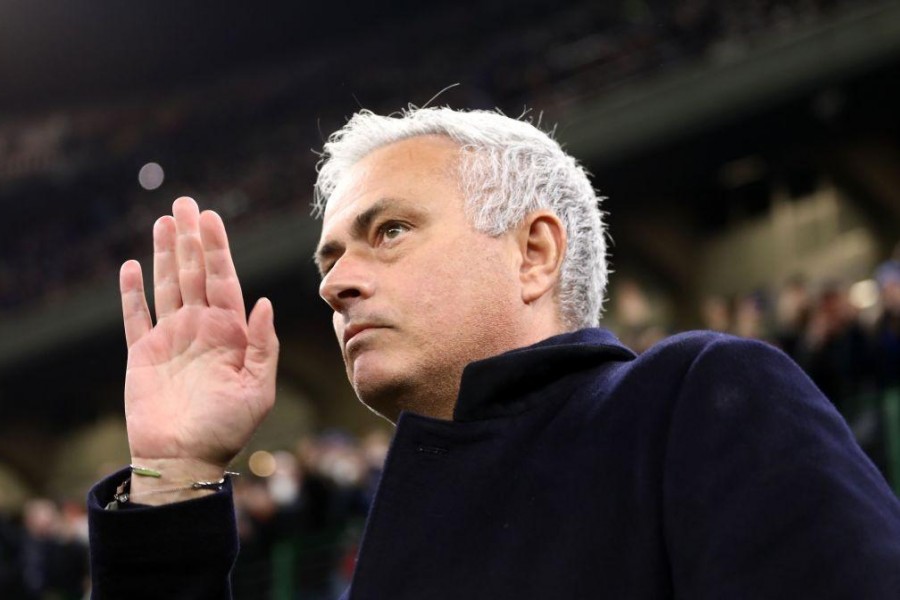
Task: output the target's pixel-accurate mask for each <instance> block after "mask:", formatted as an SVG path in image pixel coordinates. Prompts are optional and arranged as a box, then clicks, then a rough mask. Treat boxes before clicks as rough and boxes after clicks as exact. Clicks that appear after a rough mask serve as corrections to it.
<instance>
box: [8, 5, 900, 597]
mask: <svg viewBox="0 0 900 600" xmlns="http://www.w3.org/2000/svg"><path fill="white" fill-rule="evenodd" d="M452 84H457V85H455V86H453V87H450V88H449V89H445V88H447V87H448V86H451V85H452ZM442 90H443V91H442ZM435 95H438V97H437V99H436V100H433V102H434V103H437V104H442V105H450V106H453V107H455V108H494V107H497V108H499V109H501V110H502V111H503V112H505V113H506V114H509V115H514V116H518V115H522V114H526V115H527V118H531V119H533V120H535V121H539V122H540V123H541V124H542V125H543V126H544V128H547V129H551V128H552V129H555V132H556V137H557V138H558V139H559V140H560V141H561V142H562V143H563V144H564V145H565V146H566V148H567V149H568V150H569V151H570V152H571V153H572V154H573V155H575V156H576V157H577V158H578V159H579V160H581V161H582V162H583V163H584V164H586V165H587V166H588V168H589V169H590V171H591V172H592V173H593V175H594V183H595V186H596V187H597V188H598V189H599V190H600V192H601V193H602V194H603V195H604V196H606V197H607V199H606V200H605V201H604V210H606V211H608V213H609V215H608V223H609V228H610V235H611V237H612V240H613V244H612V247H611V261H612V265H613V269H614V271H615V272H614V273H613V275H612V277H611V283H610V294H609V296H610V299H609V301H608V302H607V316H606V318H605V323H604V324H605V325H606V326H608V327H610V328H611V329H612V330H613V331H615V332H616V333H617V334H618V335H620V336H621V337H622V338H623V340H625V341H626V342H628V343H629V344H631V345H632V346H633V347H635V348H636V349H638V350H640V349H643V348H645V347H647V346H648V345H649V344H651V343H652V342H653V341H654V340H657V339H659V338H660V337H661V336H663V335H666V334H669V333H673V332H676V331H681V330H684V329H689V328H697V327H709V328H715V329H720V330H725V331H730V332H733V333H736V334H739V335H746V336H752V337H758V338H762V339H766V340H768V341H770V342H772V343H773V344H776V345H779V346H781V347H782V348H784V349H785V350H786V351H788V352H790V353H791V354H792V355H793V356H794V357H795V358H796V359H797V360H798V361H799V362H800V363H801V364H802V365H803V366H804V368H806V369H807V371H808V372H809V373H810V375H811V376H813V377H814V379H815V380H816V381H817V383H819V384H820V386H821V387H822V388H823V389H824V390H825V391H826V392H827V393H828V395H829V397H830V398H831V399H832V400H833V401H834V402H835V404H836V405H837V406H838V407H839V408H840V409H841V410H842V411H843V412H844V414H845V416H846V417H847V418H848V421H849V422H850V423H851V425H852V426H853V427H854V431H855V432H856V433H857V435H858V437H859V439H860V442H861V443H862V444H863V446H864V448H865V449H866V450H867V451H869V452H870V455H871V456H872V458H873V460H875V461H876V463H877V464H878V465H879V467H881V468H882V469H883V471H884V472H885V474H886V475H887V476H888V477H889V479H890V481H891V483H892V484H893V485H894V486H895V489H898V488H900V447H898V446H897V444H900V433H898V430H900V414H898V410H900V408H898V404H900V394H898V393H897V391H896V388H895V387H892V385H891V384H896V383H897V380H898V378H900V363H897V362H894V363H887V362H886V359H885V357H886V356H893V359H894V360H896V359H897V355H896V346H893V352H894V353H895V354H890V353H889V352H882V350H883V348H881V347H880V346H879V344H880V343H881V337H883V336H881V337H879V336H880V335H881V333H883V332H882V331H881V330H880V329H879V328H880V327H882V326H883V324H884V322H885V313H886V310H887V308H889V307H890V304H891V302H892V300H891V299H889V298H885V297H883V295H882V294H883V292H884V285H883V284H884V283H885V281H888V280H889V281H894V279H895V278H896V279H897V280H898V281H900V275H897V273H898V272H900V271H895V269H900V267H898V266H897V265H895V264H893V263H890V262H886V261H890V260H891V259H892V258H893V259H900V256H898V255H897V244H898V241H900V114H898V107H900V2H897V1H888V0H863V1H860V0H788V1H784V2H773V1H767V0H729V1H721V2H712V1H711V0H668V1H662V0H622V1H617V2H605V3H598V2H589V1H580V0H572V1H567V2H550V1H548V0H524V1H521V2H517V3H505V2H501V1H499V0H486V1H483V2H480V3H477V5H472V6H464V5H462V4H461V3H456V2H448V1H444V0H438V1H435V2H432V3H430V4H429V5H428V6H427V8H423V7H422V6H421V5H420V4H419V3H414V2H410V1H402V2H395V3H393V4H392V5H391V7H390V8H386V7H384V6H380V5H379V4H378V3H366V2H358V1H355V0H352V1H351V0H348V1H345V2H333V3H322V4H320V5H316V6H312V7H307V6H300V4H299V3H288V2H273V3H267V4H266V5H260V6H253V7H251V6H250V5H249V4H248V3H244V2H237V1H225V2H216V3H203V2H193V3H149V2H144V3H140V4H138V3H127V4H126V3H121V2H115V1H113V0H93V1H92V2H90V3H82V4H81V5H76V4H75V3H49V2H2V3H0V507H2V509H0V510H2V515H3V516H2V519H0V596H2V597H3V598H17V597H21V598H49V597H67V598H69V597H71V598H77V597H79V596H80V595H81V593H82V589H81V586H82V582H83V579H84V572H83V570H80V568H79V567H77V565H80V564H81V561H83V552H82V551H81V550H83V536H84V515H83V508H82V504H83V502H82V499H83V496H84V494H85V492H86V489H87V487H88V486H89V484H90V482H92V481H94V480H96V479H97V478H98V477H100V476H102V475H103V474H105V473H108V472H109V471H111V470H112V469H114V468H117V467H119V466H121V465H123V464H125V463H127V460H128V453H127V444H126V440H125V433H124V422H123V416H122V406H121V387H122V376H123V367H124V362H125V349H124V342H123V340H122V335H121V331H120V323H119V308H118V297H117V277H116V272H117V269H118V265H119V264H121V262H123V261H124V260H126V259H128V258H138V259H142V260H143V261H147V259H148V258H149V254H150V246H151V241H150V233H149V232H150V228H151V226H152V223H153V221H154V220H155V219H156V217H157V216H158V215H160V214H163V213H164V212H165V211H168V210H169V207H170V205H171V201H172V200H173V199H174V198H175V197H177V196H179V195H191V196H193V197H194V198H196V199H197V200H198V202H199V203H200V205H201V207H204V208H215V209H217V210H218V211H220V213H221V214H222V215H223V217H224V218H225V222H226V225H227V226H228V227H229V231H230V235H231V237H232V246H233V249H234V253H235V258H236V263H237V267H238V271H239V274H240V275H241V276H242V281H243V283H244V291H245V294H246V296H247V298H248V299H251V300H253V299H255V298H256V297H258V296H260V295H266V296H268V297H270V298H272V300H273V301H274V304H275V308H276V318H277V326H278V331H279V336H280V338H281V341H282V359H281V363H280V372H279V387H278V403H277V407H276V409H275V413H274V415H273V416H272V417H270V419H269V420H268V422H267V423H266V425H265V426H264V427H263V430H262V431H261V432H260V433H259V435H257V436H256V438H255V439H254V441H253V442H252V444H251V447H250V448H249V449H248V452H246V453H245V454H244V455H242V456H241V457H239V459H238V461H237V462H238V466H239V470H241V471H244V472H245V473H247V476H246V477H245V478H244V479H243V480H242V481H243V483H242V486H243V489H242V490H241V497H240V499H241V503H242V504H241V506H242V511H243V512H242V515H243V516H244V520H243V521H242V535H244V536H245V543H244V548H245V551H244V554H243V555H242V558H241V561H242V562H241V563H240V564H239V566H238V571H237V573H236V575H235V581H236V587H237V595H238V597H241V598H269V597H277V598H289V597H305V598H318V597H323V594H324V597H327V594H328V593H329V592H328V591H327V590H326V589H325V588H329V587H332V586H339V585H340V583H341V581H343V580H345V579H346V577H348V576H349V572H350V570H352V548H353V544H354V541H355V539H356V538H357V537H358V533H359V527H360V524H361V522H362V519H363V517H364V514H365V510H366V506H367V502H368V500H369V499H370V498H371V493H372V485H373V481H374V480H375V479H377V471H378V464H379V460H380V457H382V456H383V452H384V448H385V444H386V435H387V434H388V433H389V429H388V427H387V426H386V424H384V423H383V422H382V421H380V420H379V419H378V418H377V417H375V416H373V415H372V414H370V413H369V412H368V411H366V410H364V409H362V408H361V407H360V406H359V405H358V403H357V401H356V400H355V398H354V397H353V394H352V391H351V390H350V389H349V386H348V385H347V383H346V380H345V378H344V375H343V368H342V365H341V364H340V357H339V353H338V349H337V345H336V344H335V343H334V341H333V339H332V333H331V331H330V319H329V314H328V310H327V307H326V306H325V304H324V303H323V302H321V300H319V299H318V297H317V291H316V290H317V285H318V281H317V280H318V276H317V274H316V272H315V268H314V266H313V264H312V261H311V255H312V251H313V248H314V245H315V242H316V239H317V235H318V223H317V222H316V221H315V220H314V219H313V218H312V217H311V216H310V209H309V203H310V200H311V191H312V182H313V180H314V175H315V172H314V167H315V163H316V161H317V156H316V154H315V150H317V149H318V148H320V147H321V145H322V142H323V141H324V137H325V136H326V135H327V134H328V133H330V132H331V131H333V130H335V129H336V128H337V127H339V126H340V124H341V123H343V121H344V119H346V118H347V116H349V115H350V114H351V113H352V112H353V111H355V110H357V109H358V108H360V107H365V108H370V109H372V110H375V111H377V112H390V111H394V110H397V109H399V108H402V107H404V106H406V105H407V104H410V103H412V104H416V105H422V104H425V103H428V102H429V101H432V98H433V97H434V96H435ZM145 264H148V263H145ZM879 265H882V269H881V270H880V271H878V275H879V278H878V279H879V280H878V281H876V279H875V272H876V269H877V268H878V267H879ZM148 283H149V282H148ZM880 284H881V285H880ZM893 302H896V300H894V301H893ZM895 310H897V311H900V308H895ZM895 326H896V325H895ZM895 336H896V330H895ZM894 343H895V344H896V342H894ZM254 453H256V454H254ZM251 456H254V460H253V461H252V462H253V464H252V465H250V464H248V462H249V461H250V457H251ZM253 473H256V474H257V475H253ZM267 473H272V474H271V476H269V477H263V476H262V475H266V474H267ZM298 538H302V539H303V540H305V542H304V543H301V544H299V545H298V543H296V541H295V540H296V539H298ZM292 540H294V541H292ZM51 547H52V548H55V550H53V552H56V554H53V556H54V557H56V558H54V559H52V560H50V559H45V560H43V562H41V560H37V559H35V556H43V555H41V554H40V553H41V552H44V553H45V555H46V556H49V555H50V554H47V553H51V550H48V548H51ZM79 548H81V550H79ZM59 557H64V558H59ZM35 560H37V562H35ZM57 563H58V564H57ZM50 564H54V565H57V566H55V567H53V568H51V567H49V566H47V565H50ZM35 565H38V566H35ZM71 565H76V566H75V567H72V566H71ZM54 569H56V570H54ZM62 582H65V583H62ZM3 586H8V587H3ZM51 594H57V595H55V596H53V595H51ZM296 594H300V596H296ZM317 594H318V595H317Z"/></svg>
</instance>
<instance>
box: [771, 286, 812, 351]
mask: <svg viewBox="0 0 900 600" xmlns="http://www.w3.org/2000/svg"><path fill="white" fill-rule="evenodd" d="M811 308H812V299H811V297H810V294H809V288H808V286H807V284H806V280H805V279H804V278H803V277H802V276H800V275H796V276H794V277H792V278H791V279H789V280H788V282H787V283H786V284H785V285H784V287H782V288H781V290H780V291H779V292H778V298H777V300H776V306H775V340H776V342H777V343H778V345H779V346H780V347H781V349H782V350H784V351H785V352H787V353H788V354H789V355H791V356H796V354H797V347H798V344H799V343H800V340H801V338H802V337H803V332H804V331H805V330H806V327H807V325H808V323H809V317H810V311H811Z"/></svg>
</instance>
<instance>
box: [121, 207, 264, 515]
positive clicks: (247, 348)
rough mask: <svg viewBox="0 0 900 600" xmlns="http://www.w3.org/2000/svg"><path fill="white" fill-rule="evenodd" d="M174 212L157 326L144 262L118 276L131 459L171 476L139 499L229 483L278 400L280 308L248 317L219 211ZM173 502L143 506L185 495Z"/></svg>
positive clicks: (161, 234) (158, 279) (157, 276)
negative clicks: (189, 484)
mask: <svg viewBox="0 0 900 600" xmlns="http://www.w3.org/2000/svg"><path fill="white" fill-rule="evenodd" d="M172 213H173V215H174V216H168V215H167V216H164V217H161V218H160V219H159V220H158V221H157V222H156V224H155V226H154V228H153V278H154V298H155V305H156V325H155V326H154V325H153V322H152V321H151V317H150V311H149V309H148V306H147V300H146V296H145V293H144V288H143V278H142V275H141V266H140V264H139V263H138V262H137V261H128V262H126V263H125V264H124V265H122V270H121V273H120V289H121V293H122V313H123V317H124V323H125V339H126V342H127V344H128V369H127V372H126V376H125V417H126V420H127V424H128V442H129V445H130V447H131V457H132V462H133V464H140V465H141V466H146V467H150V468H153V469H156V470H158V471H160V472H162V473H163V480H150V479H149V478H144V477H134V478H133V481H132V492H133V493H134V495H135V497H137V496H138V495H139V494H140V493H141V492H143V491H148V490H149V489H151V488H152V487H153V486H157V487H165V486H169V487H171V486H172V484H173V483H174V482H185V481H196V480H210V479H219V478H221V476H222V473H223V472H224V470H225V467H226V466H227V465H228V463H229V462H230V461H231V460H232V459H233V458H234V457H235V455H236V454H237V453H238V452H240V450H241V449H242V448H243V447H244V446H245V445H246V444H247V442H248V441H249V439H250V436H251V435H252V434H253V432H254V431H255V430H256V428H257V427H258V426H259V424H260V423H261V421H262V420H263V418H264V417H265V416H266V414H267V413H268V412H269V410H270V409H271V408H272V405H273V403H274V399H275V371H276V365H277V361H278V339H277V338H276V336H275V329H274V325H273V313H272V304H271V303H270V302H269V301H268V300H267V299H265V298H263V299H261V300H259V302H257V303H256V306H255V307H254V309H253V311H252V312H251V313H250V318H249V320H248V319H247V316H246V312H245V309H244V301H243V296H242V295H241V287H240V282H239V281H238V278H237V274H236V273H235V270H234V264H233V263H232V260H231V252H230V250H229V248H228V240H227V237H226V235H225V226H224V224H223V223H222V219H221V218H220V217H219V215H217V214H216V213H214V212H212V211H204V212H203V213H202V214H201V213H200V212H199V209H198V207H197V204H196V203H195V202H194V201H193V200H192V199H190V198H179V199H178V200H176V201H175V203H174V204H173V206H172ZM141 486H143V489H141ZM165 496H166V495H164V494H160V495H151V496H147V497H146V500H141V501H142V502H144V501H146V502H147V503H155V504H159V503H164V502H167V501H172V500H175V499H180V498H178V497H175V496H172V495H169V497H165ZM151 499H152V502H151Z"/></svg>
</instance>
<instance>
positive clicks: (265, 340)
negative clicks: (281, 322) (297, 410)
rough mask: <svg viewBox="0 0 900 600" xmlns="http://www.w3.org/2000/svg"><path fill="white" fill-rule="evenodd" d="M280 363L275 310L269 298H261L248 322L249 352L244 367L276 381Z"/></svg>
mask: <svg viewBox="0 0 900 600" xmlns="http://www.w3.org/2000/svg"><path fill="white" fill-rule="evenodd" d="M277 364H278V337H277V336H276V335H275V311H274V309H273V308H272V302H271V301H270V300H269V299H268V298H260V299H259V300H258V301H257V302H256V306H254V307H253V310H252V311H251V312H250V318H249V320H248V322H247V354H246V355H245V357H244V367H245V368H246V369H247V370H248V371H250V373H252V374H253V375H255V376H256V377H257V378H259V379H263V378H271V379H272V380H273V382H274V379H275V367H276V365H277Z"/></svg>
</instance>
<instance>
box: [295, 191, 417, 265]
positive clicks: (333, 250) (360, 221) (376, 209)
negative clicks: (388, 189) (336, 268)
mask: <svg viewBox="0 0 900 600" xmlns="http://www.w3.org/2000/svg"><path fill="white" fill-rule="evenodd" d="M398 202H402V201H400V200H398V199H396V198H381V199H379V200H376V201H375V202H374V203H373V204H372V206H370V207H369V208H367V209H366V210H364V211H362V212H361V213H359V214H358V215H356V218H355V219H353V227H352V228H351V232H350V235H351V237H353V238H355V239H359V238H361V237H365V235H366V232H367V231H368V230H369V227H371V225H372V221H374V220H375V219H377V218H378V215H380V214H381V213H383V212H385V211H386V210H388V209H389V208H391V207H392V206H393V205H395V204H397V203H398ZM343 252H344V244H342V243H341V242H325V243H324V244H322V245H321V246H319V247H318V249H316V252H315V255H314V256H313V260H314V261H315V263H316V266H317V267H318V269H319V275H322V276H324V275H325V269H324V268H323V267H324V265H325V263H326V262H327V261H328V260H329V259H331V258H333V257H335V256H340V255H341V254H343Z"/></svg>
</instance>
